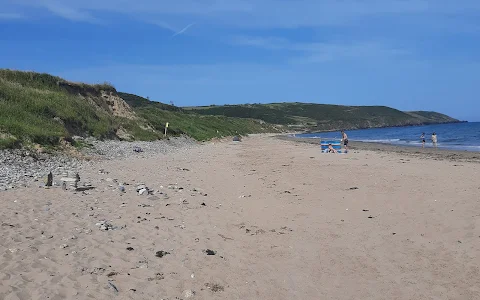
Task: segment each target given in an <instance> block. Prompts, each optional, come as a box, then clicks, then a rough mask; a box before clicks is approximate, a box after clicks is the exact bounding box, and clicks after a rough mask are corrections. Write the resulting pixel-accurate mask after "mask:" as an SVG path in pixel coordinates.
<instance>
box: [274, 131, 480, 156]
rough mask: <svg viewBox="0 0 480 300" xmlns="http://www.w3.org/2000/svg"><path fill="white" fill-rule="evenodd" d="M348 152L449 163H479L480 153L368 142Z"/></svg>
mask: <svg viewBox="0 0 480 300" xmlns="http://www.w3.org/2000/svg"><path fill="white" fill-rule="evenodd" d="M277 138H279V139H281V140H289V141H294V142H298V143H306V144H314V145H318V144H319V141H320V139H318V138H299V137H291V136H287V135H281V136H277ZM349 149H350V150H354V151H355V150H363V151H374V152H383V153H398V154H403V155H407V156H415V157H420V158H424V159H434V160H449V161H463V162H475V163H480V152H474V151H459V150H449V149H440V148H437V149H435V148H429V147H427V148H420V147H413V146H403V145H391V144H382V143H370V142H368V143H367V142H357V141H350V142H349Z"/></svg>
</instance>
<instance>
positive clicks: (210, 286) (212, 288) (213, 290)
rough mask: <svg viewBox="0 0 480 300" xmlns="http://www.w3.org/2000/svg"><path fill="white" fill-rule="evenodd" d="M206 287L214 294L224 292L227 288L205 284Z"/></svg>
mask: <svg viewBox="0 0 480 300" xmlns="http://www.w3.org/2000/svg"><path fill="white" fill-rule="evenodd" d="M205 286H206V287H207V289H209V290H211V291H212V292H214V293H217V292H223V291H224V290H225V288H224V287H223V286H221V285H220V284H218V283H205Z"/></svg>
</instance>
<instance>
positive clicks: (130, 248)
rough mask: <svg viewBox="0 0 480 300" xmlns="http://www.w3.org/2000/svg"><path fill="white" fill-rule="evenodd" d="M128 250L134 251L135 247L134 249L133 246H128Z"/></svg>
mask: <svg viewBox="0 0 480 300" xmlns="http://www.w3.org/2000/svg"><path fill="white" fill-rule="evenodd" d="M127 250H128V251H133V250H135V249H133V248H132V247H127Z"/></svg>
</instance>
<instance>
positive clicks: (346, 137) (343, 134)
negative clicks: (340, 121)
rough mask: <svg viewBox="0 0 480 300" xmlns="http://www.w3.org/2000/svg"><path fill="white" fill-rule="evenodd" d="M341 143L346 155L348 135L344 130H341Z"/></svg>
mask: <svg viewBox="0 0 480 300" xmlns="http://www.w3.org/2000/svg"><path fill="white" fill-rule="evenodd" d="M342 141H343V145H344V146H345V153H347V152H348V135H347V133H346V132H345V131H344V130H342Z"/></svg>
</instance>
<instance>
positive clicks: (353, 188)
mask: <svg viewBox="0 0 480 300" xmlns="http://www.w3.org/2000/svg"><path fill="white" fill-rule="evenodd" d="M349 190H350V191H353V190H358V187H356V186H353V187H351V188H349Z"/></svg>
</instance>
